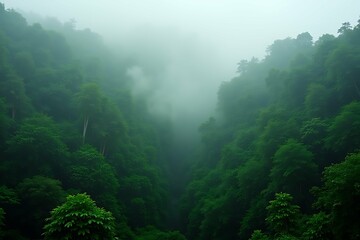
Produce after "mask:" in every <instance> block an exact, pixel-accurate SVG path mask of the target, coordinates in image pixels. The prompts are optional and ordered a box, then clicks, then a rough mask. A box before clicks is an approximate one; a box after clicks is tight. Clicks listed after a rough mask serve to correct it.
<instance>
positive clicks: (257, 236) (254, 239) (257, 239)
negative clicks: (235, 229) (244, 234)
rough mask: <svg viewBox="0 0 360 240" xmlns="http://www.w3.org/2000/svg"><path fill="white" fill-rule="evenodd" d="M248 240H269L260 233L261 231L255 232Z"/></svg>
mask: <svg viewBox="0 0 360 240" xmlns="http://www.w3.org/2000/svg"><path fill="white" fill-rule="evenodd" d="M249 240H269V237H268V236H266V234H264V233H262V232H261V230H255V231H254V232H253V233H252V234H251V238H249Z"/></svg>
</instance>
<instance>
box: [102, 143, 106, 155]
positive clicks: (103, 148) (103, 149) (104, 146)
mask: <svg viewBox="0 0 360 240" xmlns="http://www.w3.org/2000/svg"><path fill="white" fill-rule="evenodd" d="M105 149H106V143H105V141H104V143H103V145H102V147H101V154H102V155H103V156H105Z"/></svg>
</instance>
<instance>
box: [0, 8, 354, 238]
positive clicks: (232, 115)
mask: <svg viewBox="0 0 360 240" xmlns="http://www.w3.org/2000/svg"><path fill="white" fill-rule="evenodd" d="M314 24H316V23H314ZM334 27H338V33H337V35H333V34H328V33H323V35H322V36H320V37H319V38H318V39H317V40H314V39H313V36H312V35H311V34H310V33H309V32H299V33H298V35H296V37H286V38H283V39H278V40H276V39H273V40H272V41H273V42H272V43H271V42H269V46H268V48H267V51H266V54H265V55H264V57H263V58H262V59H258V58H255V57H253V58H250V59H248V60H240V59H239V63H238V64H237V65H235V66H234V69H233V71H234V72H236V74H235V76H234V77H232V78H229V79H227V76H222V74H220V72H219V73H216V72H217V68H216V62H215V61H213V60H206V59H207V58H210V57H209V56H208V55H206V51H202V50H200V49H197V47H196V46H197V45H194V46H195V47H191V48H190V47H188V45H186V44H187V43H186V41H188V40H187V39H188V38H186V37H180V36H177V35H176V34H173V35H171V37H170V38H169V39H171V40H172V45H166V46H165V44H164V49H163V50H158V49H160V47H159V46H160V45H161V43H156V39H155V38H154V37H152V36H151V33H150V34H149V35H148V38H146V39H145V40H144V41H148V42H149V47H144V48H132V49H131V50H132V51H130V50H129V49H130V48H131V47H128V48H129V49H125V48H123V49H122V48H119V49H114V48H112V47H111V46H109V45H108V44H107V43H106V42H105V41H104V40H103V38H102V36H101V35H100V34H98V33H96V32H95V31H93V30H91V29H78V28H77V27H76V22H75V21H74V20H70V21H67V22H64V23H63V22H61V21H60V20H57V19H56V18H53V17H42V16H39V15H36V14H35V13H27V12H21V11H18V10H13V9H8V8H7V6H6V5H4V4H2V3H0V239H4V240H8V239H16V240H25V239H49V240H57V239H58V240H66V239H67V240H71V239H98V240H100V239H109V240H110V239H111V240H112V239H119V240H120V239H123V240H186V239H189V240H235V239H249V240H292V239H298V240H357V239H360V218H359V216H360V204H359V203H360V152H359V150H360V19H359V20H358V22H357V23H356V24H350V23H349V22H345V23H343V24H341V23H340V24H339V26H334ZM114 31H115V30H114ZM144 31H145V32H146V30H145V29H144ZM239 41H240V39H239ZM134 44H135V43H134ZM156 44H158V46H156ZM129 46H130V43H129ZM134 46H135V45H134ZM225 47H227V46H225ZM122 51H123V52H125V51H127V53H129V52H130V53H131V54H127V55H125V54H122ZM152 51H153V52H152ZM170 53H171V54H174V55H176V56H177V57H178V58H177V59H180V60H178V61H173V62H172V63H171V64H170V63H169V61H168V58H169V56H170V55H169V54H170ZM205 61H207V62H208V65H206V67H205V66H201V64H198V62H205ZM208 66H211V67H208ZM236 66H237V67H236ZM184 69H187V70H186V71H185V70H184ZM200 72H204V74H205V75H201V74H200ZM202 76H207V77H208V79H204V78H203V77H202ZM212 78H216V79H219V82H216V83H215V82H214V81H212V82H211V83H210V80H209V79H212ZM196 79H198V81H197V80H196ZM207 80H208V81H209V83H208V82H207Z"/></svg>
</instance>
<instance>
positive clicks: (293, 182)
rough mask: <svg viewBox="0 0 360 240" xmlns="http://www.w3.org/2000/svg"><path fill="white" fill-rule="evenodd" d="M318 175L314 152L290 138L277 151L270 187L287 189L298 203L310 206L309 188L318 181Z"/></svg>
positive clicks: (278, 189)
mask: <svg viewBox="0 0 360 240" xmlns="http://www.w3.org/2000/svg"><path fill="white" fill-rule="evenodd" d="M316 176H317V166H316V164H315V163H314V162H313V155H312V153H311V152H309V151H308V150H307V149H306V147H305V146H304V145H303V144H301V143H299V142H297V141H295V140H293V139H290V140H288V141H287V142H286V143H285V144H283V145H282V146H281V147H280V148H279V149H278V150H277V151H276V153H275V156H274V162H273V167H272V169H271V172H270V185H269V189H270V191H272V192H282V191H284V192H285V191H286V192H288V193H290V194H291V195H292V196H293V197H294V198H295V201H296V202H297V203H298V204H301V205H302V206H304V207H308V208H310V205H311V204H310V203H311V202H310V201H309V200H311V198H310V194H309V189H310V187H312V186H313V185H314V184H315V183H316Z"/></svg>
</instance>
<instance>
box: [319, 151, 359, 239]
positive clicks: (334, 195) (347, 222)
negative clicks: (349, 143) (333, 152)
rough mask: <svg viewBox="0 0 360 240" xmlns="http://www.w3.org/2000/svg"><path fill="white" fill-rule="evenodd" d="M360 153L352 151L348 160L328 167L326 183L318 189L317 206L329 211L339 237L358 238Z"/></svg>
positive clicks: (336, 236)
mask: <svg viewBox="0 0 360 240" xmlns="http://www.w3.org/2000/svg"><path fill="white" fill-rule="evenodd" d="M359 174H360V154H359V153H354V154H350V155H349V156H347V157H346V158H345V161H343V162H341V163H338V164H334V165H332V166H330V167H327V168H326V169H325V171H324V175H323V182H324V186H323V187H320V188H318V189H316V190H315V193H316V195H317V196H318V199H317V201H316V205H317V206H318V207H320V208H322V209H324V210H325V211H326V212H328V213H329V217H330V221H331V229H332V230H333V234H334V236H335V239H356V238H358V237H359V235H360V233H359V229H360V223H359V221H358V216H359V214H360V207H359V204H358V203H359V201H360V188H359V187H360V182H359Z"/></svg>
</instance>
